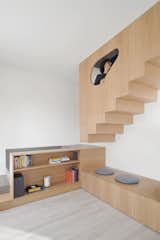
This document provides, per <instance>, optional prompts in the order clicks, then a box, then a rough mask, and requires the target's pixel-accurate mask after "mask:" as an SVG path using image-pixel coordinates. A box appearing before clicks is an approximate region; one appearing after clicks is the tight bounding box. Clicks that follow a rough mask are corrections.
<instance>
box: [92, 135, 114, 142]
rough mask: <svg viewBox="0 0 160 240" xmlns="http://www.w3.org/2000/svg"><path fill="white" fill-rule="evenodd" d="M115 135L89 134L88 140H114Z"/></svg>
mask: <svg viewBox="0 0 160 240" xmlns="http://www.w3.org/2000/svg"><path fill="white" fill-rule="evenodd" d="M114 141H115V136H114V135H109V134H89V135H88V142H90V143H94V142H114Z"/></svg>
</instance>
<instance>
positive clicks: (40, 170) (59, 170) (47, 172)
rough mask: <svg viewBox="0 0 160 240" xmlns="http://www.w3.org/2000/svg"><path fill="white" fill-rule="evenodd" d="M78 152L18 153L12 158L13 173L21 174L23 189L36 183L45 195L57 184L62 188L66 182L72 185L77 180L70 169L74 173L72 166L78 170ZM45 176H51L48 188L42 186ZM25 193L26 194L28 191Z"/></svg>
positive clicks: (55, 187)
mask: <svg viewBox="0 0 160 240" xmlns="http://www.w3.org/2000/svg"><path fill="white" fill-rule="evenodd" d="M78 154H79V153H78V151H67V152H66V151H65V152H49V153H48V152H47V153H41V154H39V153H38V154H22V155H20V154H19V155H17V156H14V158H13V168H14V171H13V173H14V174H16V173H21V174H22V176H23V178H24V188H25V189H26V188H27V187H28V186H31V185H38V186H41V187H42V190H40V191H42V193H41V195H43V194H44V195H45V194H46V193H47V192H49V193H50V192H52V191H55V189H57V187H58V186H61V187H62V186H63V189H65V188H66V184H71V185H72V184H76V183H77V182H78V177H77V178H74V174H72V171H73V173H74V168H75V169H77V171H78V166H79V163H80V161H79V160H78ZM66 159H67V160H66ZM70 172H71V176H70V178H67V173H70ZM72 175H73V176H72ZM45 176H49V177H50V178H51V185H50V187H49V188H44V186H43V185H44V177H45ZM77 176H78V174H77ZM68 179H70V181H69V180H68ZM77 186H78V185H77ZM71 188H72V187H71ZM67 189H68V187H67ZM35 193H36V192H34V193H30V194H29V195H32V194H35ZM26 194H27V195H28V193H26ZM38 195H39V194H38ZM35 196H36V195H35ZM23 197H24V196H23Z"/></svg>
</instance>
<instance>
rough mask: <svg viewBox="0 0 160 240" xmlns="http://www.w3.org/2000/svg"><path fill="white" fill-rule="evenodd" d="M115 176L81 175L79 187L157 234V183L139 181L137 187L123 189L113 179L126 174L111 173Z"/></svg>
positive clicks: (159, 226)
mask: <svg viewBox="0 0 160 240" xmlns="http://www.w3.org/2000/svg"><path fill="white" fill-rule="evenodd" d="M114 172H115V174H114V175H111V176H101V175H98V174H96V173H95V169H92V170H84V171H82V172H81V181H82V187H83V188H84V189H85V190H87V191H88V192H90V193H91V194H94V195H95V196H96V197H98V198H100V199H101V200H103V201H105V202H107V203H109V204H110V205H112V206H113V207H114V208H117V209H119V210H121V211H122V212H124V213H126V214H127V215H129V216H130V217H133V218H135V219H136V220H138V221H139V222H141V223H143V224H145V225H147V226H149V227H150V228H152V229H154V230H156V231H159V232H160V182H159V181H156V180H152V179H149V178H145V177H140V176H139V178H140V183H139V184H135V185H126V184H122V183H118V182H116V181H115V176H116V175H118V174H122V173H125V174H126V172H122V171H119V170H116V169H114Z"/></svg>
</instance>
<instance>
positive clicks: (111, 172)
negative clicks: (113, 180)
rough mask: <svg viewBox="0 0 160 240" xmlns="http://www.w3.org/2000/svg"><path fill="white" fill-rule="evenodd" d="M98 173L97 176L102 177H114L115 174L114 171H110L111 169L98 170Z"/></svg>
mask: <svg viewBox="0 0 160 240" xmlns="http://www.w3.org/2000/svg"><path fill="white" fill-rule="evenodd" d="M96 173H97V174H100V175H106V176H107V175H112V174H114V172H113V170H112V169H110V168H101V169H97V170H96Z"/></svg>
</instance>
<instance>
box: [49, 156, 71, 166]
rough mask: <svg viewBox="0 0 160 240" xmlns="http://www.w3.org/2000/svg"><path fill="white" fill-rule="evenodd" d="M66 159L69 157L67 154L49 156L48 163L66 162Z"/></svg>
mask: <svg viewBox="0 0 160 240" xmlns="http://www.w3.org/2000/svg"><path fill="white" fill-rule="evenodd" d="M67 161H70V157H68V156H62V157H54V158H49V164H57V163H61V162H67Z"/></svg>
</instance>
